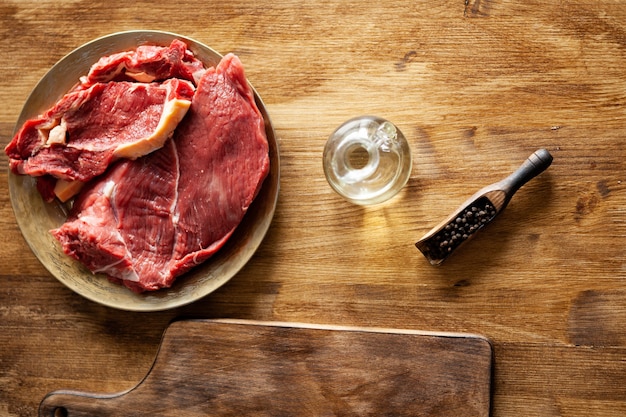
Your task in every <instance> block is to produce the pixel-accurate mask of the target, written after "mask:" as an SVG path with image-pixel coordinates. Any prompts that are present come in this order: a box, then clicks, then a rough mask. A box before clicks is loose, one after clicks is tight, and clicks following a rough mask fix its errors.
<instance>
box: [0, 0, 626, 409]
mask: <svg viewBox="0 0 626 417" xmlns="http://www.w3.org/2000/svg"><path fill="white" fill-rule="evenodd" d="M130 29H158V30H166V31H173V32H177V33H180V34H182V35H185V36H188V37H191V38H194V39H197V40H199V41H201V42H203V43H205V44H207V45H209V46H211V47H213V48H214V49H216V50H217V51H219V52H220V53H227V52H234V53H236V54H238V55H239V56H240V58H241V60H242V61H243V63H244V65H245V67H246V72H247V76H248V78H249V80H250V82H251V83H252V84H253V85H254V87H255V88H256V90H257V91H258V92H259V94H260V95H261V97H262V98H263V100H264V102H265V104H266V106H267V108H268V111H269V113H270V116H271V118H272V121H273V123H274V126H275V130H276V135H277V138H278V141H279V145H280V160H281V190H280V196H279V201H278V206H277V209H276V214H275V217H274V220H273V223H272V226H271V228H270V230H269V232H268V235H267V236H266V239H265V240H264V242H263V244H262V246H261V247H260V249H259V250H258V252H257V254H256V255H255V256H254V257H253V258H252V260H251V261H250V262H249V263H248V264H247V266H246V267H245V268H244V269H243V270H242V271H241V272H240V273H239V274H238V275H236V276H235V277H234V278H233V279H232V280H230V281H229V282H228V283H227V284H226V285H224V286H223V287H221V288H220V289H219V290H217V291H216V292H214V293H213V294H211V295H209V296H207V297H205V298H204V299H202V300H200V301H198V302H195V303H193V304H191V305H188V306H185V307H180V308H177V309H175V310H170V311H164V312H157V313H133V312H125V311H119V310H114V309H110V308H107V307H103V306H101V305H99V304H96V303H94V302H91V301H88V300H86V299H84V298H82V297H81V296H79V295H77V294H75V293H74V292H72V291H70V290H69V289H67V288H65V287H64V286H63V285H62V284H61V283H59V282H58V281H57V280H56V279H55V278H54V277H53V276H51V275H50V274H49V273H48V272H47V271H46V269H45V268H44V267H43V266H42V265H41V264H40V263H39V261H38V260H37V258H35V257H34V255H33V254H32V253H31V251H30V249H29V247H28V245H27V243H26V242H25V241H24V239H23V238H22V236H21V233H20V230H19V228H18V226H17V224H16V222H15V216H14V214H13V211H12V208H11V204H10V200H9V195H8V189H7V187H8V186H7V175H8V174H7V170H6V169H5V170H0V235H2V236H3V244H2V245H1V246H0V415H2V416H32V415H35V414H36V412H37V407H38V405H39V402H40V401H41V400H42V399H43V397H44V395H45V394H46V393H48V392H50V391H53V390H56V389H61V388H66V389H77V390H84V391H92V392H119V391H123V390H126V389H129V388H131V387H133V386H135V385H136V384H137V383H138V382H139V381H140V380H141V379H142V378H143V377H144V376H145V375H146V373H147V372H148V370H149V369H150V366H151V364H152V362H153V360H154V357H155V354H156V352H157V348H158V346H159V342H160V338H161V336H162V334H163V331H164V330H165V328H166V327H167V325H168V323H169V322H170V321H171V320H173V319H175V318H181V317H200V318H237V319H253V320H265V321H286V322H305V323H316V324H328V325H346V326H374V327H385V328H403V329H413V330H425V331H437V332H439V331H443V332H470V333H476V334H480V335H483V336H485V337H487V338H489V339H490V340H491V341H492V343H493V346H494V354H495V371H494V381H493V385H494V390H493V397H492V414H493V416H496V417H501V416H542V417H546V416H568V417H573V416H623V415H626V263H625V261H624V259H625V248H626V210H625V209H624V207H625V206H626V170H625V168H626V138H625V134H626V129H625V124H626V65H625V64H624V63H625V62H626V4H624V3H623V2H620V1H616V0H613V1H611V0H584V1H582V0H579V1H568V2H562V1H548V2H546V1H538V0H530V1H523V2H520V1H514V0H498V1H492V0H454V1H451V0H444V1H426V0H413V1H406V0H381V1H377V2H373V3H364V2H362V1H348V0H325V1H311V2H302V1H295V0H273V1H269V0H257V1H254V2H250V1H239V0H234V1H228V2H218V1H213V0H209V1H182V2H156V3H153V2H147V1H142V0H137V1H132V2H128V1H119V0H107V1H106V2H93V1H80V0H78V1H76V0H73V1H70V0H63V1H54V2H53V1H44V2H42V1H40V0H36V1H34V0H19V1H18V0H2V1H0V33H1V40H0V62H2V65H1V66H0V101H1V102H2V106H0V142H1V145H2V146H3V147H4V146H5V145H6V144H7V143H8V142H9V141H10V140H11V137H12V132H13V129H14V125H15V122H16V120H17V117H18V115H19V112H20V110H21V107H22V104H23V103H24V101H25V100H26V98H27V97H28V94H29V92H30V90H31V89H32V88H33V87H34V86H35V84H36V83H37V81H38V80H39V79H40V78H41V77H42V76H43V75H44V74H45V72H46V70H47V69H48V68H50V67H51V66H52V65H53V64H54V63H55V62H56V61H57V60H59V59H60V58H61V57H62V56H63V55H65V54H66V53H68V52H69V51H71V50H72V49H74V48H75V47H77V46H79V45H81V44H83V43H84V42H86V41H89V40H91V39H93V38H95V37H98V36H101V35H105V34H108V33H111V32H116V31H121V30H130ZM362 114H375V115H378V116H381V117H385V118H387V119H389V120H391V121H392V122H393V123H394V124H396V125H397V126H398V127H399V128H400V129H401V130H402V131H403V132H404V134H405V136H406V137H407V139H408V140H409V142H410V146H411V150H412V152H413V162H414V166H413V171H412V174H411V178H410V180H409V182H408V184H407V186H406V187H405V188H404V190H403V191H402V193H401V194H400V195H399V196H397V197H396V198H394V199H393V200H391V201H389V202H388V203H385V204H382V205H377V206H373V207H367V208H363V207H360V206H355V205H352V204H350V203H348V202H346V201H344V200H343V199H341V198H340V197H339V196H338V195H337V194H335V193H334V192H333V191H332V190H331V188H330V186H329V185H328V183H327V182H326V180H325V177H324V174H323V170H322V163H321V162H322V158H321V157H322V150H323V147H324V144H325V141H326V139H327V137H328V136H329V135H330V133H331V132H332V131H333V130H334V129H335V128H336V127H337V126H338V125H339V124H341V123H342V122H344V121H345V120H347V119H349V118H351V117H353V116H358V115H362ZM542 147H545V148H546V149H548V150H549V151H550V152H551V153H552V155H553V156H554V162H553V164H552V166H551V167H550V168H549V169H548V170H547V171H546V172H544V173H543V174H541V175H540V176H539V177H537V178H536V179H534V180H532V181H531V182H530V183H528V184H527V185H526V186H525V187H523V188H522V189H521V190H520V191H518V192H517V194H516V195H515V196H514V197H513V200H512V201H511V203H510V205H509V206H508V208H507V209H506V210H505V211H504V212H503V213H502V214H501V216H500V217H499V218H498V219H497V220H496V221H495V222H494V223H493V224H492V225H490V226H489V228H488V229H487V230H485V231H484V232H481V234H480V235H479V236H478V237H477V238H476V239H475V240H474V241H473V242H471V243H470V244H469V245H467V246H466V247H464V248H463V249H462V250H461V251H459V253H457V254H455V256H454V257H453V258H451V259H449V260H448V261H447V262H446V263H445V264H444V265H442V266H441V267H438V268H436V267H432V266H430V265H429V264H428V263H427V261H426V260H425V258H424V257H423V256H422V255H421V254H420V253H419V251H417V249H416V248H415V246H414V243H415V242H416V241H417V240H418V239H419V238H420V237H421V236H422V235H423V234H424V233H426V232H427V231H428V230H429V229H430V228H431V227H432V226H433V225H434V224H436V223H438V222H439V221H440V220H441V219H442V218H443V217H445V216H446V215H447V214H449V213H450V212H451V210H453V209H454V208H456V206H457V205H458V204H460V203H461V202H462V201H464V200H465V199H466V198H467V197H469V195H471V194H472V193H473V192H474V191H476V190H477V189H479V188H481V187H482V186H484V185H487V184H490V183H492V182H495V181H497V180H499V179H501V178H502V177H504V176H505V175H508V174H509V173H510V172H512V171H513V170H514V169H515V168H517V166H518V165H519V164H520V163H521V162H522V161H523V160H524V159H525V158H526V157H527V156H528V155H530V154H531V153H532V152H533V151H535V150H536V149H538V148H542ZM0 158H1V161H2V163H3V165H5V167H6V166H7V165H8V163H7V158H6V156H5V155H4V153H2V156H1V157H0Z"/></svg>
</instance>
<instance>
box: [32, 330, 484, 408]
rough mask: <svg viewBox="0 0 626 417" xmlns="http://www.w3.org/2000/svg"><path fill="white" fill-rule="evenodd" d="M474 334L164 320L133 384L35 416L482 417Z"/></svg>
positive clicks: (55, 401)
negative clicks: (150, 360)
mask: <svg viewBox="0 0 626 417" xmlns="http://www.w3.org/2000/svg"><path fill="white" fill-rule="evenodd" d="M491 373H492V348H491V345H490V343H489V341H488V340H487V339H485V338H483V337H480V336H474V335H463V334H434V333H423V332H416V331H408V330H395V329H371V328H351V327H334V326H332V327H331V326H313V325H303V324H295V323H266V322H252V321H233V320H229V321H228V320H184V321H178V322H174V323H172V324H171V325H170V326H169V327H168V329H167V331H166V332H165V334H164V336H163V340H162V342H161V347H160V349H159V352H158V354H157V358H156V360H155V362H154V364H153V366H152V369H151V370H150V372H149V374H148V375H147V376H146V378H145V379H144V380H143V381H141V382H140V383H139V385H137V386H136V387H135V388H133V389H131V390H129V391H126V392H123V393H117V394H113V395H95V394H88V393H78V392H68V391H55V392H52V393H50V394H48V395H47V396H46V397H45V398H44V400H43V401H42V403H41V406H40V409H39V415H40V416H58V415H67V416H68V417H79V416H114V415H115V416H177V417H178V416H272V417H275V416H297V417H303V416H354V417H363V416H377V417H380V416H394V417H399V416H430V417H435V416H464V417H472V416H484V417H487V416H489V413H490V389H491Z"/></svg>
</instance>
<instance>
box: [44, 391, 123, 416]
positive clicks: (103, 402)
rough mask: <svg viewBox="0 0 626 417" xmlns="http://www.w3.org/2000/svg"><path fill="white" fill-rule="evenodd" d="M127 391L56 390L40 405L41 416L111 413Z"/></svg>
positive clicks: (102, 414) (104, 414)
mask: <svg viewBox="0 0 626 417" xmlns="http://www.w3.org/2000/svg"><path fill="white" fill-rule="evenodd" d="M124 394H125V392H122V393H118V394H113V395H101V394H87V393H83V392H75V391H55V392H52V393H50V394H48V395H46V397H45V398H44V399H43V401H42V402H41V404H40V405H39V416H40V417H66V416H67V417H93V416H107V415H111V414H110V412H111V410H116V409H118V407H117V404H116V403H118V402H119V399H120V397H121V396H123V395H124Z"/></svg>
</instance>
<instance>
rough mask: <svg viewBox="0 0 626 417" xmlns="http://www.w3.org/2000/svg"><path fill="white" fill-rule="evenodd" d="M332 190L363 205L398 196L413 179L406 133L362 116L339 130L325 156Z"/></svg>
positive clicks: (325, 169) (371, 117)
mask: <svg viewBox="0 0 626 417" xmlns="http://www.w3.org/2000/svg"><path fill="white" fill-rule="evenodd" d="M323 166H324V174H325V175H326V179H327V180H328V183H329V184H330V186H331V187H332V188H333V189H334V190H335V191H336V192H337V193H338V194H339V195H341V196H343V197H344V198H345V199H346V200H348V201H350V202H352V203H354V204H359V205H370V204H378V203H382V202H384V201H386V200H388V199H390V198H391V197H393V196H395V195H396V194H397V193H398V192H399V191H400V190H401V189H402V187H404V185H405V184H406V182H407V181H408V179H409V176H410V175H411V167H412V160H411V150H410V148H409V145H408V142H407V140H406V138H405V137H404V135H403V134H402V132H401V131H400V130H399V129H398V128H397V127H396V126H395V125H394V124H392V123H391V122H389V121H387V120H385V119H383V118H380V117H376V116H361V117H357V118H354V119H351V120H348V121H347V122H345V123H344V124H342V125H341V126H339V127H338V128H337V129H336V130H335V131H334V132H333V133H332V134H331V135H330V137H329V138H328V141H327V142H326V146H325V147H324V154H323Z"/></svg>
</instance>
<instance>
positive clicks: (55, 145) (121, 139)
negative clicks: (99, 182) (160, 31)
mask: <svg viewBox="0 0 626 417" xmlns="http://www.w3.org/2000/svg"><path fill="white" fill-rule="evenodd" d="M194 89H195V87H194V86H193V84H192V83H191V82H189V81H184V80H180V79H169V80H166V81H165V82H163V83H161V84H158V83H150V84H146V83H137V82H108V83H97V84H94V85H92V86H91V87H89V88H88V89H86V90H77V91H72V92H70V93H68V94H66V95H65V96H64V97H63V98H62V99H61V100H60V101H59V102H58V103H57V104H56V105H55V106H54V107H53V108H51V109H50V110H48V111H47V112H46V113H45V114H43V115H42V116H40V117H36V118H34V119H31V120H28V121H27V122H26V123H25V124H24V125H23V126H22V128H21V129H20V130H19V131H18V132H17V134H16V135H15V137H14V138H13V140H12V141H11V143H9V145H8V146H7V147H6V148H5V152H6V153H7V155H8V156H9V160H10V161H9V163H10V167H11V170H12V171H13V172H14V173H16V174H27V175H31V176H35V177H39V176H44V175H48V176H52V177H54V178H57V179H62V180H67V181H75V180H78V181H81V182H86V181H89V180H90V179H92V178H94V177H95V176H97V175H100V174H102V173H103V172H104V171H105V170H106V168H107V167H108V166H109V165H110V164H111V162H113V161H114V160H115V159H118V158H137V157H139V156H143V155H146V154H148V153H150V152H152V151H154V150H155V149H158V148H160V147H162V146H163V144H164V143H165V141H166V140H167V139H168V138H169V137H171V135H172V132H173V131H174V129H175V128H176V126H177V125H178V123H179V122H180V120H182V118H183V117H184V115H185V114H186V112H187V110H188V109H189V106H190V104H191V99H192V97H193V94H194Z"/></svg>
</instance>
